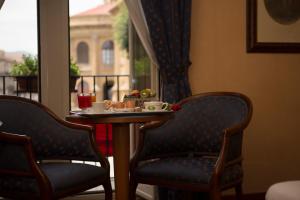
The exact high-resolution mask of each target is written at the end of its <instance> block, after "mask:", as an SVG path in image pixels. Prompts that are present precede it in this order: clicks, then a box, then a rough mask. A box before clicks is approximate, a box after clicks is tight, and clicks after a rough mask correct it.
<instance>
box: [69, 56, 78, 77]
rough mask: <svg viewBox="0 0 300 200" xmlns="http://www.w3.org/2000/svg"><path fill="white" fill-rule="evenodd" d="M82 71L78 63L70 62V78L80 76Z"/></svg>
mask: <svg viewBox="0 0 300 200" xmlns="http://www.w3.org/2000/svg"><path fill="white" fill-rule="evenodd" d="M79 75H80V70H79V67H78V65H77V63H76V62H74V61H73V60H72V59H71V62H70V76H79Z"/></svg>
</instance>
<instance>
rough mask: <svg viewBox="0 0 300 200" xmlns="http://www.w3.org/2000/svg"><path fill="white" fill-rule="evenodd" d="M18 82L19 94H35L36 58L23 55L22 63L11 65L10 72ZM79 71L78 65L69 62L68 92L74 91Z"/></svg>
mask: <svg viewBox="0 0 300 200" xmlns="http://www.w3.org/2000/svg"><path fill="white" fill-rule="evenodd" d="M10 75H11V76H15V77H16V80H17V82H18V86H19V88H18V90H19V92H28V91H31V92H37V75H38V59H37V57H36V56H32V55H23V62H22V63H16V64H14V65H13V67H12V70H11V71H10ZM79 75H80V70H79V67H78V65H77V64H76V63H75V62H74V61H72V59H71V62H70V91H75V85H76V81H77V79H78V78H79Z"/></svg>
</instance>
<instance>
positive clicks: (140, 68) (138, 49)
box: [132, 26, 152, 90]
mask: <svg viewBox="0 0 300 200" xmlns="http://www.w3.org/2000/svg"><path fill="white" fill-rule="evenodd" d="M132 56H133V58H132V59H133V62H132V65H133V66H132V88H133V89H136V90H143V89H145V88H152V85H151V81H152V80H151V61H150V58H149V57H148V55H147V52H146V51H145V49H144V47H143V45H142V42H141V40H140V39H139V36H138V35H137V33H136V31H135V29H134V27H133V26H132Z"/></svg>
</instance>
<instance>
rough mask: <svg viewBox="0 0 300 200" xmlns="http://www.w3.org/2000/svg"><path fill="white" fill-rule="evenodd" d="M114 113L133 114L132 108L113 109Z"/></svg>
mask: <svg viewBox="0 0 300 200" xmlns="http://www.w3.org/2000/svg"><path fill="white" fill-rule="evenodd" d="M113 111H114V112H134V108H114V109H113Z"/></svg>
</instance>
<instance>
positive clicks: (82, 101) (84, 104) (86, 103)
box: [77, 94, 92, 110]
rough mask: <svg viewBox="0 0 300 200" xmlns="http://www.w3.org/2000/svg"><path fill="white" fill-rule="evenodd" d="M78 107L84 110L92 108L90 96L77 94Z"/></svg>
mask: <svg viewBox="0 0 300 200" xmlns="http://www.w3.org/2000/svg"><path fill="white" fill-rule="evenodd" d="M77 97H78V107H79V108H80V109H82V110H85V109H87V108H89V107H91V106H92V99H91V95H90V94H78V96H77Z"/></svg>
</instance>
